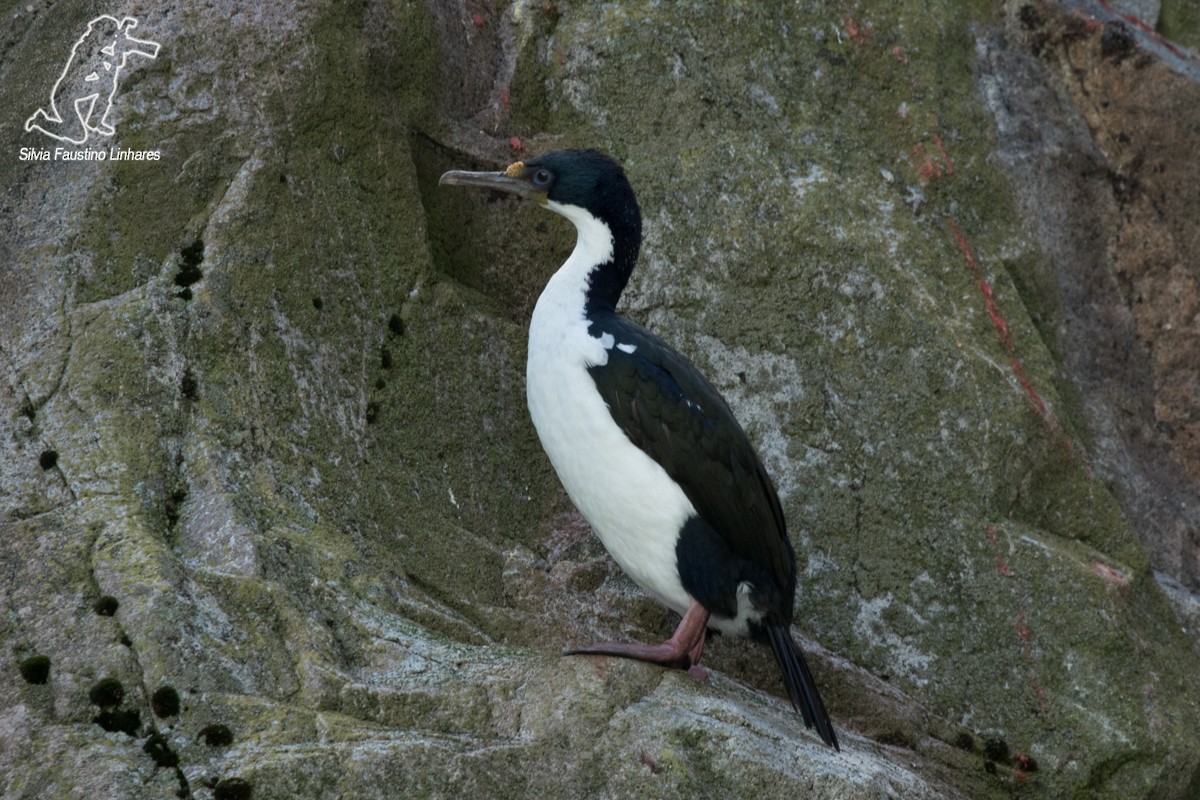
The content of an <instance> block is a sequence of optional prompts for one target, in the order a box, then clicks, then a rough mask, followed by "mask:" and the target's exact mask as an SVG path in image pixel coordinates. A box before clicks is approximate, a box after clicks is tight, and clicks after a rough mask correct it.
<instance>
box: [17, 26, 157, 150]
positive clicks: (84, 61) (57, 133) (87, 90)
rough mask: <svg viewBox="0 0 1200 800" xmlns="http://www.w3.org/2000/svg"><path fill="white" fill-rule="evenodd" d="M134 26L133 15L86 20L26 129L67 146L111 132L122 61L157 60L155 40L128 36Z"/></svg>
mask: <svg viewBox="0 0 1200 800" xmlns="http://www.w3.org/2000/svg"><path fill="white" fill-rule="evenodd" d="M137 24H138V23H137V20H136V19H134V18H133V17H125V18H124V19H121V20H118V19H117V18H116V17H110V16H109V15H107V14H102V15H101V16H99V17H96V18H95V19H93V20H92V21H91V22H89V23H88V26H87V31H86V32H85V33H84V34H83V36H81V37H80V38H79V41H77V42H75V46H74V47H72V48H71V55H70V57H69V58H68V59H67V65H66V66H65V67H63V71H62V74H61V75H60V76H59V78H58V80H57V81H56V82H55V84H54V88H53V89H52V90H51V91H50V107H49V109H45V108H39V109H38V110H37V111H35V112H33V115H32V116H31V117H29V119H27V120H25V130H26V131H33V130H37V131H41V132H42V133H44V134H46V135H47V136H49V137H51V138H54V139H58V140H59V141H60V142H70V143H72V144H83V143H84V142H86V141H87V140H88V136H89V135H90V134H92V133H96V134H99V135H100V136H112V135H113V133H115V129H114V128H113V126H112V123H111V122H109V121H108V115H109V112H110V111H112V104H113V98H114V97H115V96H116V93H117V84H118V82H119V79H120V76H121V72H122V70H124V69H125V65H126V62H127V61H128V60H129V58H130V57H131V56H140V57H142V58H149V59H150V60H154V59H155V58H158V50H159V47H160V45H159V43H158V42H151V41H146V40H145V39H135V38H133V37H132V36H130V35H129V32H130V31H131V30H133V29H134V28H136V27H137Z"/></svg>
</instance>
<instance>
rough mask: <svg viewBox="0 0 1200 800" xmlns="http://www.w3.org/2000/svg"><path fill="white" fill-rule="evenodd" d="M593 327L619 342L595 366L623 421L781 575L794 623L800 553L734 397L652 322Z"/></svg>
mask: <svg viewBox="0 0 1200 800" xmlns="http://www.w3.org/2000/svg"><path fill="white" fill-rule="evenodd" d="M591 333H592V335H594V336H600V335H601V334H604V333H608V334H611V335H612V336H613V337H614V339H615V346H614V347H612V348H611V349H610V350H609V351H608V362H607V363H606V364H603V365H597V366H594V367H591V368H589V370H588V371H589V372H590V373H591V376H592V379H593V380H594V381H595V382H596V388H597V389H598V390H599V391H600V394H601V395H602V396H603V397H604V400H605V402H606V403H607V404H608V409H609V412H610V413H611V414H612V417H613V419H614V420H615V421H616V423H617V425H619V426H620V427H621V429H622V430H623V431H624V432H625V435H626V436H628V437H629V440H630V441H631V442H633V444H635V445H636V446H637V447H639V448H640V449H641V450H643V451H644V452H645V453H646V454H647V455H649V456H650V457H651V458H653V459H654V460H655V461H657V462H658V463H659V464H661V465H662V466H663V468H664V469H665V470H666V472H667V474H668V475H670V476H671V478H673V479H674V480H675V481H676V482H677V483H678V484H679V485H680V486H681V487H682V488H683V491H684V493H685V494H686V495H687V497H688V499H689V500H690V501H691V502H692V505H693V506H695V508H696V511H697V513H698V514H699V515H700V517H701V518H703V520H704V521H705V522H707V523H708V525H709V526H711V527H712V529H713V530H715V531H716V532H717V533H718V534H719V535H720V536H721V538H722V539H723V540H724V542H725V544H726V545H727V546H728V547H729V549H730V551H732V552H733V553H734V554H735V555H736V556H738V557H740V558H742V559H744V560H746V561H749V562H751V563H752V564H755V565H756V566H758V567H759V568H760V569H762V570H764V571H765V572H766V573H767V574H768V575H770V576H771V577H772V578H773V579H774V580H775V583H776V587H775V588H776V589H777V590H778V592H779V595H776V596H779V597H780V600H781V606H782V607H781V608H779V609H776V610H777V612H778V613H780V614H782V615H783V618H782V620H780V621H781V622H784V623H790V622H791V619H792V607H791V606H792V601H793V598H794V596H795V585H796V560H795V554H794V553H793V551H792V547H791V544H790V542H789V541H788V538H787V526H786V523H785V522H784V518H783V509H782V508H781V507H780V505H779V497H778V495H776V493H775V486H774V484H772V483H771V479H770V477H769V476H768V475H767V472H766V470H765V469H764V468H763V465H762V462H761V461H760V460H759V458H758V454H757V453H756V452H755V451H754V448H753V446H751V444H750V440H749V439H748V438H747V437H746V433H745V432H744V431H743V430H742V427H741V426H740V425H739V424H738V422H737V420H736V419H735V418H734V416H733V412H731V411H730V410H729V406H728V405H726V403H725V400H724V399H723V398H722V397H721V395H720V393H719V392H717V390H716V388H714V387H713V385H712V384H711V383H709V382H708V380H707V379H706V378H705V377H704V376H703V375H701V374H700V372H699V370H697V369H696V368H695V367H694V366H692V364H691V363H690V362H689V361H688V360H687V359H686V358H684V357H683V356H682V355H680V354H679V353H678V352H676V351H675V350H674V349H673V348H672V347H671V346H670V345H668V344H666V343H665V342H663V341H662V340H661V339H659V338H658V337H657V336H655V335H654V334H652V333H650V332H649V331H647V330H645V329H644V328H641V327H639V326H637V325H634V324H633V323H631V322H629V321H628V320H625V319H623V318H621V317H619V316H617V315H615V314H611V315H604V316H603V317H600V318H597V319H595V320H594V321H593V324H592V327H591ZM619 345H624V346H625V347H624V349H622V347H620V346H619ZM629 349H632V350H633V352H627V351H628V350H629ZM772 594H774V593H773V592H772Z"/></svg>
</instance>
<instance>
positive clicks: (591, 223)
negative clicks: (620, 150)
mask: <svg viewBox="0 0 1200 800" xmlns="http://www.w3.org/2000/svg"><path fill="white" fill-rule="evenodd" d="M438 183H439V184H442V185H451V186H478V187H481V188H486V189H495V190H498V191H502V192H508V193H510V194H515V195H517V196H518V197H522V198H524V199H526V200H532V201H534V202H536V203H538V204H539V205H541V206H544V207H545V208H548V209H550V210H551V211H554V212H556V213H558V214H561V215H562V216H564V217H566V218H567V219H569V220H571V222H573V223H575V228H576V229H577V230H578V231H579V235H580V245H581V246H584V247H585V248H592V247H593V246H595V245H594V240H596V239H599V240H602V241H601V243H600V245H599V246H598V247H596V251H597V252H604V251H607V252H608V256H607V258H608V260H607V261H605V262H604V263H601V264H597V265H596V266H597V267H601V269H597V270H596V274H595V275H593V276H592V278H591V285H592V288H593V290H594V291H593V295H590V296H593V297H594V300H596V301H597V302H601V303H603V304H606V305H609V304H612V305H615V303H616V301H617V297H618V296H619V295H620V293H621V290H622V289H624V287H625V284H626V282H627V281H628V280H629V275H630V273H631V272H632V271H633V265H634V263H635V262H636V261H637V254H638V249H639V248H640V246H641V241H642V216H641V212H640V211H639V210H638V204H637V198H636V197H635V196H634V194H633V187H632V186H630V185H629V179H628V178H626V177H625V170H623V169H621V165H620V164H618V163H617V162H616V161H614V160H613V159H611V158H609V157H608V156H606V155H604V154H603V153H601V152H598V151H596V150H555V151H553V152H550V153H545V154H544V155H540V156H538V157H537V158H534V159H532V160H530V161H517V162H515V163H513V164H510V165H509V167H508V169H506V170H504V171H503V172H465V171H461V170H454V171H451V172H447V173H445V174H444V175H442V177H441V180H439V181H438ZM600 260H601V259H599V258H598V259H597V261H600Z"/></svg>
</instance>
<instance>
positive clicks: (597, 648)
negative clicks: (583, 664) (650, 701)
mask: <svg viewBox="0 0 1200 800" xmlns="http://www.w3.org/2000/svg"><path fill="white" fill-rule="evenodd" d="M707 627H708V612H707V611H705V610H704V606H702V605H700V604H699V603H697V602H696V601H694V600H693V601H692V604H691V605H690V606H688V610H687V613H686V614H684V615H683V619H681V620H680V621H679V627H678V628H676V629H675V633H673V634H672V635H671V638H670V639H668V640H667V641H665V642H663V643H662V644H625V643H623V642H599V643H597V644H593V645H588V646H587V647H573V648H571V649H569V650H566V651H564V652H563V655H568V656H574V655H593V656H618V657H620V658H632V659H636V660H637V661H649V662H650V663H652V664H662V665H663V666H665V667H679V668H681V669H686V670H688V671H689V672H691V671H692V669H693V668H695V669H698V670H700V671H701V673H703V670H702V669H701V668H700V667H697V666H696V662H698V661H699V660H700V656H701V655H702V654H703V653H704V635H705V633H706V628H707ZM693 674H695V673H694V672H693ZM697 677H703V675H697Z"/></svg>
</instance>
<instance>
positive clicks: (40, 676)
mask: <svg viewBox="0 0 1200 800" xmlns="http://www.w3.org/2000/svg"><path fill="white" fill-rule="evenodd" d="M17 669H18V671H19V672H20V673H21V677H22V678H24V679H25V682H26V683H32V684H34V685H42V684H44V683H46V682H47V681H49V680H50V656H47V655H36V656H29V657H28V658H23V659H21V660H20V662H18V663H17Z"/></svg>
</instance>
